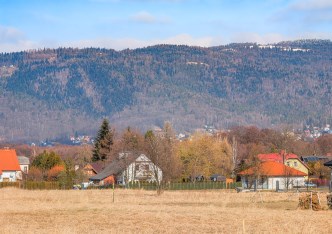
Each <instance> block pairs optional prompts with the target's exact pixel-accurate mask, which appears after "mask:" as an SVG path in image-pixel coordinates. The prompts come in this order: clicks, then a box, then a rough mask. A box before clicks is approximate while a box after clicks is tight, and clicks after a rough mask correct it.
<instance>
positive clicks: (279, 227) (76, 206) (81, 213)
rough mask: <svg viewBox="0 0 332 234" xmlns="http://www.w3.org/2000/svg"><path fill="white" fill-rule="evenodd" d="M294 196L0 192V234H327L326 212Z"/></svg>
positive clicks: (330, 216)
mask: <svg viewBox="0 0 332 234" xmlns="http://www.w3.org/2000/svg"><path fill="white" fill-rule="evenodd" d="M320 198H321V201H322V204H323V205H324V208H325V210H322V211H311V210H299V209H297V203H298V194H296V193H295V194H294V193H292V194H291V193H272V192H261V193H236V192H234V191H225V190H214V191H167V192H164V193H163V194H162V195H160V196H157V195H156V193H155V192H151V191H143V190H115V202H114V203H113V202H112V190H83V191H81V190H72V191H56V190H53V191H46V190H43V191H25V190H20V189H15V188H3V189H0V201H1V208H0V227H1V228H0V233H332V211H331V210H326V209H327V207H326V194H324V193H321V194H320Z"/></svg>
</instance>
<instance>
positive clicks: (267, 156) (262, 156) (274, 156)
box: [257, 152, 299, 163]
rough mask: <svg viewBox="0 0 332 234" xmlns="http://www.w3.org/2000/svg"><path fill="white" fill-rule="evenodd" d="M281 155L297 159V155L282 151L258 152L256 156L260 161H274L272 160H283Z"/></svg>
mask: <svg viewBox="0 0 332 234" xmlns="http://www.w3.org/2000/svg"><path fill="white" fill-rule="evenodd" d="M283 156H284V157H285V158H284V159H285V160H287V159H291V158H292V159H299V157H298V156H297V155H296V154H291V153H290V154H286V153H284V152H281V153H271V154H259V155H258V156H257V157H258V158H259V159H260V160H262V161H274V162H279V163H282V162H283V160H284V159H283Z"/></svg>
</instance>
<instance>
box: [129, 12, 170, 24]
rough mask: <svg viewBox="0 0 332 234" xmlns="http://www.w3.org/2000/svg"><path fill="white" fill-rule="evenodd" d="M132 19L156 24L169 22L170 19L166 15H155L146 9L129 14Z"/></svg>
mask: <svg viewBox="0 0 332 234" xmlns="http://www.w3.org/2000/svg"><path fill="white" fill-rule="evenodd" d="M130 19H131V20H132V21H135V22H138V23H145V24H156V23H169V22H170V20H169V19H168V18H166V17H155V16H153V15H152V14H150V13H149V12H147V11H140V12H138V13H136V14H135V15H133V16H131V17H130Z"/></svg>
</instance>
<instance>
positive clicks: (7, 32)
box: [0, 25, 24, 43]
mask: <svg viewBox="0 0 332 234" xmlns="http://www.w3.org/2000/svg"><path fill="white" fill-rule="evenodd" d="M23 38H24V34H23V33H22V32H20V31H19V30H17V29H16V28H13V27H4V26H1V25H0V43H11V42H17V41H19V40H21V39H23Z"/></svg>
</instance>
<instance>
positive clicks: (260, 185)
mask: <svg viewBox="0 0 332 234" xmlns="http://www.w3.org/2000/svg"><path fill="white" fill-rule="evenodd" d="M241 182H242V186H243V187H244V188H249V185H248V179H247V178H246V176H242V177H241ZM304 182H305V177H303V176H302V177H268V178H265V179H264V180H263V181H262V179H257V181H256V186H257V187H256V188H257V189H268V190H276V189H277V184H279V189H286V188H287V183H288V184H289V185H288V189H292V188H293V187H294V186H304ZM253 188H254V185H252V186H251V189H253Z"/></svg>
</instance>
